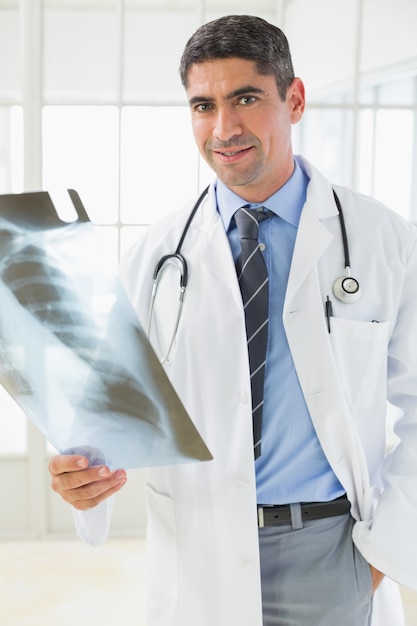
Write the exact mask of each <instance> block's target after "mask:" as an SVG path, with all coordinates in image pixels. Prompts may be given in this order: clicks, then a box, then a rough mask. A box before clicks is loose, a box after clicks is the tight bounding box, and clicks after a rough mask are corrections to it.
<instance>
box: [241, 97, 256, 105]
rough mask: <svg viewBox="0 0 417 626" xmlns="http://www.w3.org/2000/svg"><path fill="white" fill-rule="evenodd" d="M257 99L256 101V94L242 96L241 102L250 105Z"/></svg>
mask: <svg viewBox="0 0 417 626" xmlns="http://www.w3.org/2000/svg"><path fill="white" fill-rule="evenodd" d="M255 101H256V97H255V96H242V97H241V98H240V99H239V104H243V106H248V104H252V103H253V102H255Z"/></svg>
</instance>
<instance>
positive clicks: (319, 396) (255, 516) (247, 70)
mask: <svg viewBox="0 0 417 626" xmlns="http://www.w3.org/2000/svg"><path fill="white" fill-rule="evenodd" d="M181 78H182V81H183V84H184V86H185V89H186V92H187V97H188V100H189V104H190V109H191V119H192V126H193V131H194V136H195V139H196V142H197V144H198V147H199V149H200V152H201V154H202V155H203V157H204V158H205V159H206V161H207V162H208V163H209V165H210V166H211V167H212V169H213V170H214V172H215V173H216V179H215V181H214V182H213V184H212V185H211V186H210V188H209V191H208V194H207V195H206V196H205V197H204V199H203V201H202V203H201V205H200V206H199V208H198V210H197V212H196V214H195V216H194V219H193V221H192V222H191V225H190V227H189V229H188V232H187V235H186V237H185V239H184V242H183V245H182V249H181V252H182V254H183V255H184V257H186V261H187V264H188V271H189V283H188V287H187V291H186V294H185V298H184V305H183V309H182V314H181V318H180V321H179V325H178V330H177V333H176V335H175V338H174V341H173V344H172V348H171V350H170V354H169V356H168V358H167V359H166V361H165V363H164V367H165V368H166V371H167V373H168V376H169V377H170V379H171V381H172V383H173V385H174V387H175V388H176V390H177V392H178V394H179V396H180V397H181V399H182V401H183V403H184V405H185V407H186V409H187V410H188V412H189V414H190V416H191V418H192V419H193V420H194V422H195V424H196V426H197V428H198V430H199V432H200V433H201V435H202V436H203V438H204V440H205V441H206V443H207V445H208V447H209V449H210V451H211V453H212V454H213V457H214V460H213V461H210V462H207V463H191V464H185V465H180V466H175V467H162V468H153V469H151V470H149V472H148V479H147V506H148V532H147V544H148V557H149V558H148V569H147V584H148V626H196V625H197V626H262V625H263V626H335V624H337V625H338V626H368V625H370V624H372V626H401V624H402V623H403V617H402V610H401V603H400V599H399V593H398V588H397V585H396V583H400V584H402V585H406V586H408V587H411V588H414V589H417V566H416V563H417V530H416V529H417V245H416V243H417V237H416V232H415V230H414V228H413V227H412V226H411V225H410V224H408V223H406V222H405V221H404V220H402V219H401V218H400V217H398V215H396V214H395V213H393V212H392V211H390V210H389V209H387V208H386V207H384V206H382V205H381V204H379V203H378V202H376V201H374V200H372V199H370V198H366V197H363V196H361V195H358V194H357V193H354V192H352V191H350V190H348V189H346V188H342V187H339V186H334V187H333V186H332V185H331V184H330V183H329V182H328V181H327V180H326V179H325V178H324V177H323V176H322V175H321V174H320V173H319V172H318V171H317V170H316V169H315V168H314V167H313V166H312V165H311V164H310V163H308V162H307V161H306V160H305V159H303V158H301V157H294V155H293V151H292V146H291V126H292V124H296V123H297V122H299V121H300V119H301V118H302V115H303V111H304V105H305V98H304V86H303V83H302V81H301V80H300V79H299V78H296V77H295V76H294V73H293V68H292V63H291V57H290V52H289V49H288V44H287V40H286V38H285V36H284V34H283V33H282V32H281V31H280V30H279V29H278V28H276V27H275V26H272V25H271V24H269V23H267V22H265V21H264V20H262V19H260V18H257V17H250V16H227V17H222V18H220V19H218V20H215V21H213V22H211V23H208V24H205V25H204V26H202V27H201V28H199V29H198V30H197V31H196V33H195V34H194V35H193V36H192V37H191V39H190V40H189V41H188V43H187V45H186V48H185V51H184V54H183V57H182V60H181ZM161 149H169V150H172V153H173V158H175V146H169V145H168V143H167V142H166V141H164V142H163V144H162V145H161ZM334 192H335V193H336V196H335V195H334ZM336 198H337V200H338V202H340V205H341V207H342V211H343V216H344V220H345V225H346V232H347V240H348V241H347V246H348V250H346V245H344V241H343V237H342V230H341V219H340V215H339V211H338V207H337V204H336ZM155 202H157V193H156V197H155ZM245 205H246V209H245V210H246V212H249V214H250V215H252V216H253V215H254V213H250V211H251V210H255V211H256V209H259V210H258V211H257V213H256V215H259V213H260V212H265V211H268V214H267V215H268V219H264V220H263V221H261V222H260V224H259V239H260V242H261V244H262V245H261V246H260V249H262V255H263V258H264V260H265V264H266V269H267V272H268V274H267V279H266V280H267V281H269V282H268V284H269V287H268V289H267V291H268V292H269V303H267V306H268V307H269V323H268V326H267V328H268V333H267V337H268V346H267V356H266V367H265V368H262V369H263V370H264V372H263V373H264V384H263V399H261V404H262V403H263V410H262V427H261V432H262V444H261V449H260V453H259V451H256V449H255V454H254V443H255V446H256V444H257V443H258V442H257V441H255V442H254V437H253V423H252V406H251V404H252V403H251V397H252V392H253V395H255V392H254V391H253V390H252V388H251V375H250V364H249V359H248V347H247V333H246V326H245V324H246V321H247V320H246V319H245V309H246V306H245V308H244V305H243V301H242V295H241V291H240V287H239V282H238V278H237V274H236V269H235V262H236V261H237V262H238V263H239V261H238V257H239V255H240V254H241V249H242V252H243V248H244V246H245V245H246V244H244V243H243V244H242V245H241V243H240V231H238V229H237V226H236V223H237V222H238V218H237V217H236V216H235V212H236V211H237V210H238V209H239V208H240V207H242V206H245ZM247 205H250V206H249V207H248V206H247ZM190 210H191V205H190V206H188V207H186V208H185V209H183V210H181V211H179V212H175V213H173V214H172V215H171V216H169V217H168V218H167V219H165V220H164V221H163V222H162V223H160V224H157V225H155V226H152V227H151V228H150V229H149V230H148V232H147V234H146V235H145V237H144V238H143V239H142V240H141V241H140V242H139V243H138V244H137V245H136V246H134V247H133V248H132V250H131V252H130V253H129V254H128V255H127V257H126V258H125V259H124V262H123V264H122V267H121V276H122V279H123V282H124V285H125V287H126V290H127V293H128V295H129V298H130V300H131V302H132V303H133V305H134V307H135V309H136V311H137V314H138V316H139V319H140V320H141V322H142V324H143V326H144V327H145V328H146V327H147V324H148V313H149V307H150V298H151V290H152V277H153V272H154V267H155V265H156V264H157V262H158V260H159V259H160V258H161V257H162V256H164V255H165V254H167V253H169V252H172V251H174V250H175V249H176V247H177V245H178V241H179V240H180V238H181V234H182V232H183V230H184V225H185V223H186V221H187V218H188V216H189V213H190ZM251 219H252V218H251ZM346 252H347V253H348V256H350V261H348V262H346ZM350 263H351V265H352V267H351V272H352V278H354V279H355V280H354V281H352V280H349V281H348V283H347V284H345V287H346V289H345V292H347V297H346V293H342V294H341V293H340V284H341V283H343V282H344V281H345V279H346V278H348V277H349V268H346V267H345V266H349V265H350ZM338 279H341V280H338ZM356 281H358V282H356ZM335 282H336V283H338V285H339V286H338V287H337V286H336V287H333V285H334V283H335ZM359 285H360V289H359ZM178 289H179V285H178V269H177V268H176V267H175V266H174V265H173V264H168V265H167V266H166V268H165V269H164V271H163V272H162V275H161V277H160V282H159V287H158V294H157V299H156V301H155V307H154V311H153V315H152V323H151V327H150V339H151V341H152V343H153V345H154V348H155V350H156V352H157V353H158V354H159V356H160V358H161V359H163V357H164V356H166V351H167V349H168V346H169V344H170V342H171V338H172V332H173V328H174V326H175V317H176V312H177V309H176V303H177V301H178ZM349 292H352V293H353V294H354V297H352V298H350V297H349ZM339 298H340V299H339ZM251 358H252V357H251ZM256 393H258V392H256ZM387 399H388V400H389V401H390V402H391V403H392V404H393V405H394V406H395V407H397V409H398V414H399V416H400V418H399V419H398V421H397V423H396V436H397V440H396V441H397V443H396V445H395V447H391V448H389V449H387V431H386V400H387ZM253 408H254V411H255V407H253ZM254 459H256V460H254ZM87 465H88V461H87V459H85V458H83V457H79V456H56V457H54V458H53V459H52V460H51V463H50V472H51V475H52V487H53V489H54V490H55V491H57V492H58V493H60V494H61V495H62V497H63V498H64V499H65V500H66V501H67V502H69V503H70V504H72V505H73V507H74V510H75V516H76V521H77V529H78V533H79V535H80V537H81V538H82V539H83V540H84V541H86V542H89V543H91V544H94V545H96V544H99V543H101V542H103V541H104V540H105V538H106V534H107V530H108V526H109V523H110V514H111V502H112V500H113V499H112V498H109V496H111V495H112V494H114V493H116V492H117V491H118V490H119V489H120V488H121V487H122V486H123V484H124V483H125V481H126V474H125V472H124V471H123V470H118V471H116V472H110V470H109V469H108V468H107V467H103V466H98V467H87Z"/></svg>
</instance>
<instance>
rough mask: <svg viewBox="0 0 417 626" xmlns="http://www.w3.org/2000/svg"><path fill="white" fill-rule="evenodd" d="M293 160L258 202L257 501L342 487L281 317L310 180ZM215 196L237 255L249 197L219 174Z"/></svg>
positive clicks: (322, 495) (306, 497)
mask: <svg viewBox="0 0 417 626" xmlns="http://www.w3.org/2000/svg"><path fill="white" fill-rule="evenodd" d="M294 164H295V167H294V172H293V174H292V176H291V178H290V179H289V180H288V181H287V183H286V184H285V185H284V186H283V187H281V189H279V190H278V191H277V192H276V193H274V194H273V195H272V196H271V197H270V198H268V199H267V200H266V201H265V202H263V203H262V206H263V207H265V208H266V209H269V210H270V211H273V213H275V216H274V217H272V218H271V219H269V220H264V221H262V222H261V224H260V228H259V239H260V241H262V242H263V243H264V244H265V250H264V251H263V254H264V258H265V262H266V265H267V268H268V274H269V339H268V352H267V365H266V371H265V393H264V409H263V422H262V455H261V456H260V457H259V459H257V460H256V462H255V463H256V480H257V498H258V504H288V503H293V502H310V501H327V500H332V499H333V498H337V497H338V496H340V495H342V494H343V493H344V489H343V487H342V485H341V484H340V482H339V481H338V479H337V478H336V476H335V474H334V472H333V471H332V469H331V467H330V465H329V463H328V462H327V459H326V457H325V455H324V452H323V450H322V448H321V445H320V443H319V440H318V438H317V435H316V432H315V430H314V427H313V424H312V421H311V418H310V414H309V412H308V409H307V406H306V403H305V400H304V396H303V393H302V391H301V387H300V383H299V381H298V377H297V373H296V371H295V367H294V363H293V360H292V357H291V352H290V349H289V346H288V342H287V338H286V335H285V331H284V325H283V321H282V313H283V306H284V299H285V293H286V288H287V282H288V276H289V272H290V266H291V259H292V255H293V251H294V245H295V239H296V236H297V229H298V223H299V221H300V216H301V211H302V208H303V206H304V203H305V199H306V193H307V186H308V182H309V178H308V176H307V174H306V173H305V172H304V171H303V169H302V167H301V165H300V163H299V162H298V160H297V158H295V159H294ZM216 197H217V207H218V211H219V213H220V215H221V218H222V220H223V224H224V227H225V230H226V232H227V234H228V238H229V242H230V246H231V249H232V253H233V257H234V259H235V260H236V259H237V257H238V255H239V253H240V242H239V236H238V233H237V229H236V227H235V223H234V220H233V219H232V218H233V215H234V213H235V212H236V211H237V209H238V208H240V207H241V206H243V205H244V204H247V201H245V200H244V199H242V198H241V197H239V196H238V195H237V194H235V193H233V191H231V190H230V189H229V188H228V187H226V186H225V185H224V184H223V183H222V182H221V181H220V180H218V181H217V183H216ZM253 206H256V205H253Z"/></svg>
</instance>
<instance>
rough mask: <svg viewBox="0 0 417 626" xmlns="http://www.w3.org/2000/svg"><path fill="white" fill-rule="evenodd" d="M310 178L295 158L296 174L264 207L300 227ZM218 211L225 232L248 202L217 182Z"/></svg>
mask: <svg viewBox="0 0 417 626" xmlns="http://www.w3.org/2000/svg"><path fill="white" fill-rule="evenodd" d="M308 182H309V178H308V176H307V174H306V173H305V172H304V170H303V169H302V167H301V166H300V163H299V161H298V159H297V157H295V158H294V172H293V173H292V175H291V177H290V178H289V179H288V180H287V182H286V183H285V185H283V187H281V188H280V189H278V191H276V192H275V193H274V194H272V196H270V197H269V198H267V200H265V202H262V206H264V207H265V208H267V209H269V210H270V211H273V212H274V213H275V214H276V215H279V217H281V218H282V219H283V220H285V221H286V222H288V223H289V224H292V225H293V226H295V227H298V224H299V221H300V217H301V211H302V209H303V206H304V203H305V200H306V195H307V186H308ZM215 189H216V200H217V210H218V211H219V213H220V216H221V218H222V220H223V224H224V227H225V230H226V231H227V230H228V229H229V227H230V222H231V220H232V217H233V215H234V214H235V213H236V211H237V210H238V209H239V208H240V207H241V206H243V205H244V204H247V202H246V201H245V200H244V199H243V198H241V197H240V196H238V195H237V194H236V193H234V192H233V191H232V190H231V189H229V187H227V186H226V185H225V184H224V183H222V181H221V180H219V179H217V181H216V187H215Z"/></svg>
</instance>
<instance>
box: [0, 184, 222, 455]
mask: <svg viewBox="0 0 417 626" xmlns="http://www.w3.org/2000/svg"><path fill="white" fill-rule="evenodd" d="M26 195H30V200H31V203H34V202H36V199H37V194H21V196H20V199H21V200H22V201H23V199H26V200H27V199H28V198H24V196H26ZM16 198H17V196H0V225H1V228H0V246H1V249H2V255H1V260H0V278H1V282H0V293H1V292H2V293H3V297H2V298H0V347H1V353H0V380H1V382H2V384H3V385H4V387H5V388H6V389H7V390H8V391H9V393H10V394H11V395H12V396H13V397H14V398H15V399H16V401H17V402H18V403H19V404H20V405H21V406H22V408H23V409H24V411H25V412H26V413H27V415H28V416H29V417H30V418H31V419H32V420H33V421H34V422H35V423H36V424H37V425H38V427H40V428H41V430H42V431H43V432H44V433H45V435H46V437H47V438H48V439H49V440H50V441H51V443H52V444H53V445H54V446H55V447H56V448H57V449H58V450H60V451H63V450H65V449H71V450H74V451H77V452H78V451H80V452H83V451H84V452H86V453H88V454H89V455H90V456H91V457H92V458H95V459H97V458H99V459H100V460H102V461H106V462H107V463H108V464H109V465H111V466H124V467H139V466H145V465H158V464H166V463H177V462H185V461H189V460H193V459H199V460H207V459H209V458H211V457H210V454H209V452H208V450H207V448H206V446H205V444H204V443H203V441H202V440H201V438H200V436H199V435H198V433H197V431H196V429H195V427H194V425H193V424H192V422H191V420H190V419H189V417H188V415H187V414H186V413H185V410H184V408H183V406H182V404H181V402H180V401H179V399H178V397H177V395H176V393H175V392H174V390H173V389H172V387H171V385H170V383H169V381H168V379H167V377H166V375H165V372H164V371H163V369H162V367H161V366H160V365H159V362H158V361H157V359H156V356H155V354H154V353H153V350H152V348H151V346H150V345H149V343H148V341H147V338H146V336H145V334H144V332H143V329H142V328H141V326H140V325H139V322H138V320H137V318H136V316H135V315H134V313H133V311H132V309H131V307H130V304H129V303H128V301H127V298H126V297H125V294H124V292H123V289H122V288H121V285H120V283H119V282H118V281H117V280H116V279H115V278H114V277H112V276H109V275H108V274H106V273H105V272H104V273H103V271H102V264H101V263H100V260H99V258H95V259H94V262H93V264H92V265H93V267H94V268H95V270H94V271H93V270H92V267H91V257H92V255H100V254H101V252H100V249H99V246H98V244H97V237H96V236H95V232H94V227H93V226H92V225H91V223H89V222H88V221H87V220H85V219H84V220H82V221H78V222H75V223H71V224H67V223H64V222H60V220H59V218H57V219H56V220H54V219H53V215H52V216H49V218H48V220H47V221H48V223H47V224H45V223H43V222H42V213H41V219H39V218H38V219H37V220H34V216H35V215H37V213H33V214H29V217H28V212H27V207H26V213H25V212H22V214H21V215H20V217H19V213H14V214H13V215H11V212H10V207H9V205H10V202H12V204H14V205H16ZM38 198H39V196H38ZM7 199H9V205H7ZM43 199H44V198H43ZM4 203H6V205H7V206H6V210H4ZM29 204H30V203H29ZM2 209H3V211H2ZM4 213H6V218H7V219H3V218H2V214H4ZM22 215H24V218H22ZM11 217H12V219H13V220H15V222H13V221H11V219H10V218H11ZM29 218H32V220H31V219H29ZM68 249H70V251H71V252H70V253H68ZM75 250H76V253H75ZM97 302H107V308H106V307H104V309H103V306H101V307H99V308H97V307H95V303H97ZM109 303H110V304H109Z"/></svg>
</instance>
